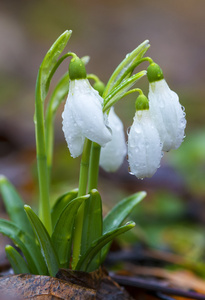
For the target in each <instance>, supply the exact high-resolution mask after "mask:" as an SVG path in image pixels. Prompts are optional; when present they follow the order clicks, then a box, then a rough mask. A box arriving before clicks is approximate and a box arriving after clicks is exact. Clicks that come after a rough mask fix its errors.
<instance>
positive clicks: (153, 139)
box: [128, 110, 162, 178]
mask: <svg viewBox="0 0 205 300" xmlns="http://www.w3.org/2000/svg"><path fill="white" fill-rule="evenodd" d="M161 157H162V145H161V142H160V138H159V134H158V131H157V129H156V127H155V125H154V123H153V121H152V119H151V117H150V113H149V110H142V111H137V112H136V114H135V117H134V122H133V124H132V126H131V129H130V132H129V135H128V161H129V165H130V171H131V173H132V174H134V175H135V176H136V177H138V178H144V177H151V176H152V175H154V173H155V172H156V170H157V168H159V166H160V160H161Z"/></svg>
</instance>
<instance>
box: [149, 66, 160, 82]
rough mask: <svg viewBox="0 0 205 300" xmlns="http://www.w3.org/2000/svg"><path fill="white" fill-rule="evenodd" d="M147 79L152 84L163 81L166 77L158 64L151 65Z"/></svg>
mask: <svg viewBox="0 0 205 300" xmlns="http://www.w3.org/2000/svg"><path fill="white" fill-rule="evenodd" d="M147 78H148V80H149V82H150V83H151V82H155V81H159V80H161V79H163V78H164V75H163V72H162V69H161V68H160V66H159V65H157V64H156V63H151V64H150V65H149V67H148V68H147Z"/></svg>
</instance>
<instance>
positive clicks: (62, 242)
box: [51, 195, 89, 268]
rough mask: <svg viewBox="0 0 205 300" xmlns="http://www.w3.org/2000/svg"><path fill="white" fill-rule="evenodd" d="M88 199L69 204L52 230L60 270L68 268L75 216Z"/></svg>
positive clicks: (73, 201) (75, 200) (85, 197)
mask: <svg viewBox="0 0 205 300" xmlns="http://www.w3.org/2000/svg"><path fill="white" fill-rule="evenodd" d="M88 197H89V196H88V195H87V196H82V197H79V198H75V199H74V200H72V201H71V202H69V203H68V204H67V206H66V207H65V208H64V210H63V211H62V213H61V215H60V217H59V219H58V221H57V223H56V226H55V228H54V231H53V234H52V237H51V239H52V242H53V245H54V246H55V249H56V252H57V254H58V259H59V262H60V266H61V267H62V268H66V267H67V268H68V267H69V261H70V253H71V246H72V235H73V227H74V221H75V216H76V213H77V211H78V208H79V206H80V205H81V204H82V202H83V201H85V200H86V199H87V198H88Z"/></svg>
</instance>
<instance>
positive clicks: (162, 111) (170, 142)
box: [148, 79, 186, 151]
mask: <svg viewBox="0 0 205 300" xmlns="http://www.w3.org/2000/svg"><path fill="white" fill-rule="evenodd" d="M148 98H149V101H150V102H149V106H150V115H151V117H152V118H153V120H154V122H155V124H156V127H157V129H158V132H159V135H160V139H161V141H162V143H163V148H162V149H163V151H169V150H170V149H177V148H178V147H179V146H180V145H181V143H182V141H183V139H184V136H185V134H184V130H185V127H186V119H185V112H184V110H183V107H182V106H181V104H180V103H179V97H178V95H177V94H176V93H175V92H173V91H172V90H170V88H169V86H168V84H167V83H166V81H165V80H164V79H161V80H159V81H154V82H151V83H150V84H149V95H148Z"/></svg>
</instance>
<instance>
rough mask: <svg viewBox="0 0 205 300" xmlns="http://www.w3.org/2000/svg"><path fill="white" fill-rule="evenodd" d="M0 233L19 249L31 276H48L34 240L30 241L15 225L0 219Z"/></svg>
mask: <svg viewBox="0 0 205 300" xmlns="http://www.w3.org/2000/svg"><path fill="white" fill-rule="evenodd" d="M0 233H2V234H3V235H6V236H7V237H9V238H10V239H11V240H12V241H13V242H14V244H15V245H17V246H18V247H19V249H21V251H22V252H23V254H24V256H25V258H26V260H27V262H28V265H29V269H30V271H31V273H32V274H40V275H47V274H48V273H47V267H46V265H45V263H44V259H43V257H42V255H41V252H40V249H39V247H38V245H37V244H36V242H35V240H34V239H31V238H30V237H29V236H28V235H27V234H26V233H25V232H24V231H22V230H21V228H19V227H18V226H17V225H16V224H14V223H12V222H11V221H8V220H3V219H0Z"/></svg>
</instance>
